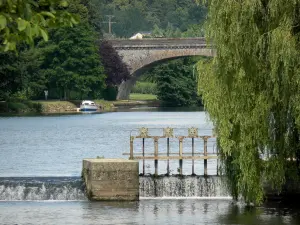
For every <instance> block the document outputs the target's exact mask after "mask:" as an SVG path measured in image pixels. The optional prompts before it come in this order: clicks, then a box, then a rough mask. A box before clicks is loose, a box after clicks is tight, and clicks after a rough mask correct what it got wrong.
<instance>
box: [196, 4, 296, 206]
mask: <svg viewBox="0 0 300 225" xmlns="http://www.w3.org/2000/svg"><path fill="white" fill-rule="evenodd" d="M206 2H207V5H208V7H209V13H208V24H207V30H206V31H207V37H208V38H209V40H211V41H212V42H213V43H214V47H215V49H216V57H215V58H214V59H213V60H211V61H210V62H201V63H199V66H198V70H199V71H200V74H199V79H198V80H199V81H200V82H199V91H200V93H201V95H202V97H203V100H204V105H205V107H206V109H207V111H208V112H209V115H210V118H211V120H212V121H213V122H214V124H215V129H216V133H217V135H218V143H219V150H220V153H221V157H222V161H223V163H224V171H225V174H226V176H227V177H228V184H229V186H230V187H231V191H232V195H233V196H234V198H235V199H237V198H238V197H239V196H242V197H244V199H245V201H246V202H248V203H250V202H252V203H255V204H260V203H261V202H262V201H263V198H264V188H263V184H264V183H265V182H266V183H268V184H270V185H272V187H273V188H274V189H275V190H277V191H279V192H280V190H281V187H282V185H283V184H284V183H285V182H286V180H287V179H294V180H297V179H298V178H299V171H300V170H299V169H300V167H299V165H300V164H299V162H300V145H299V143H300V136H299V128H300V107H299V102H300V82H299V81H300V60H299V59H300V51H299V50H300V35H299V34H300V1H299V0H295V1H285V0H252V1H229V2H227V3H226V4H224V3H223V2H222V1H218V0H210V1H206ZM295 171H296V173H295ZM297 172H298V174H297Z"/></svg>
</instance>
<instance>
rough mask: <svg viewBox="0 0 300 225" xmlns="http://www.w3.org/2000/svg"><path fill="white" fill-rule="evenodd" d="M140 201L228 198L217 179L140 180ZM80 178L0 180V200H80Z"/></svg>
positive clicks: (84, 197) (142, 178)
mask: <svg viewBox="0 0 300 225" xmlns="http://www.w3.org/2000/svg"><path fill="white" fill-rule="evenodd" d="M140 198H141V199H228V198H230V197H229V194H228V192H227V190H226V188H225V185H224V184H223V182H222V179H221V178H220V177H217V176H209V177H203V176H183V177H179V176H171V177H165V176H162V177H156V178H154V177H151V176H147V177H140ZM82 200H87V198H86V196H85V190H84V183H83V182H82V180H81V178H80V177H23V178H20V177H11V178H7V177H6V178H0V201H82Z"/></svg>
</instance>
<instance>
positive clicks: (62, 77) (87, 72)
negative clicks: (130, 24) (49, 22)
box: [40, 1, 106, 99]
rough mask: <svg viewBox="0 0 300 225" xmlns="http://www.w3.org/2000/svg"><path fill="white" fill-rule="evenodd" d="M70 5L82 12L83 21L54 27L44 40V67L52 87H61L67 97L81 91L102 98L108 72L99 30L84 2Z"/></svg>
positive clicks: (72, 10) (61, 91)
mask: <svg viewBox="0 0 300 225" xmlns="http://www.w3.org/2000/svg"><path fill="white" fill-rule="evenodd" d="M69 8H70V10H71V12H72V13H74V14H78V15H79V16H80V18H81V23H80V24H79V25H77V26H76V27H73V28H60V29H58V30H55V31H53V33H52V39H51V40H50V41H49V42H48V43H41V44H40V47H42V48H44V53H45V55H44V58H45V59H44V62H43V64H42V66H41V68H42V70H43V73H44V74H45V76H46V77H47V79H48V81H49V84H48V87H49V88H56V89H58V90H59V92H60V94H61V96H62V95H63V98H64V99H67V98H68V96H69V95H70V91H76V92H78V93H79V96H78V97H79V98H84V97H90V98H101V97H102V90H103V89H104V88H105V82H104V81H105V77H106V76H105V75H104V68H103V66H102V64H101V61H100V60H101V59H100V56H99V54H98V49H97V46H96V40H97V36H96V35H97V34H96V33H95V31H94V30H93V28H92V26H91V24H90V23H89V20H88V19H89V18H88V9H87V7H86V6H84V4H81V2H80V1H74V2H73V3H72V4H71V5H70V7H69ZM50 90H51V89H50ZM50 94H51V93H50Z"/></svg>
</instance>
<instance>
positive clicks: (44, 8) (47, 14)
mask: <svg viewBox="0 0 300 225" xmlns="http://www.w3.org/2000/svg"><path fill="white" fill-rule="evenodd" d="M67 7H68V1H66V0H43V1H32V0H2V1H0V42H1V44H0V51H8V50H16V47H17V44H19V43H22V42H25V43H27V44H33V40H34V38H36V37H43V39H44V40H45V41H47V40H48V33H47V28H49V27H58V26H65V25H67V26H73V25H74V24H76V23H77V19H76V17H74V16H73V15H72V14H70V13H69V12H68V11H66V10H65V9H66V8H67Z"/></svg>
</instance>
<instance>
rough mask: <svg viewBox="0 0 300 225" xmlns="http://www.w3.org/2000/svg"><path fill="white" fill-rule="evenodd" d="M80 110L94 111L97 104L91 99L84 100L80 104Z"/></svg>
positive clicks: (96, 108)
mask: <svg viewBox="0 0 300 225" xmlns="http://www.w3.org/2000/svg"><path fill="white" fill-rule="evenodd" d="M79 110H80V111H81V112H96V111H97V110H98V106H97V105H96V104H95V102H93V101H89V100H84V101H82V102H81V104H80V109H79Z"/></svg>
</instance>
